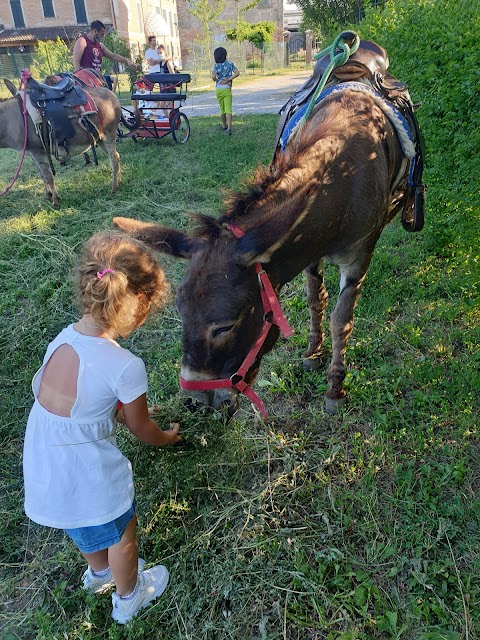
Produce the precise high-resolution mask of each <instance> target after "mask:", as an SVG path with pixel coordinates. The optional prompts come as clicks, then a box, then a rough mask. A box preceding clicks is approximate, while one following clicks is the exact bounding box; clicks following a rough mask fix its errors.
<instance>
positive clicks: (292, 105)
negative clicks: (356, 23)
mask: <svg viewBox="0 0 480 640" xmlns="http://www.w3.org/2000/svg"><path fill="white" fill-rule="evenodd" d="M340 35H341V37H342V39H343V40H344V41H345V42H346V43H347V44H348V45H350V46H351V45H352V44H353V42H354V40H355V37H356V34H355V33H353V32H351V31H346V32H343V33H342V34H340ZM329 63H330V56H328V55H326V56H324V57H323V58H320V59H319V60H318V61H317V63H316V64H315V68H314V70H313V74H312V75H311V77H310V78H308V80H307V81H306V82H305V83H304V84H303V85H302V86H301V87H300V88H299V89H297V91H296V92H295V93H294V94H293V95H292V96H291V97H290V99H289V100H288V102H286V103H285V104H284V105H283V107H282V108H281V109H280V120H279V123H278V125H277V138H276V144H275V149H276V151H275V154H276V153H277V152H278V150H279V148H280V147H279V144H280V140H281V138H282V134H283V133H284V130H285V127H286V126H287V124H288V122H289V120H290V119H291V118H292V116H294V115H295V113H296V112H297V111H298V110H299V109H301V108H302V107H306V105H308V103H309V102H310V100H311V99H312V98H313V96H314V94H315V91H316V89H317V87H318V86H319V84H320V83H321V81H322V79H323V76H324V73H325V72H326V70H327V67H328V65H329ZM388 66H389V59H388V55H387V52H386V51H385V49H384V48H383V47H381V46H380V45H378V44H376V43H375V42H372V41H370V40H361V41H360V44H359V47H358V49H357V50H356V51H355V53H353V54H352V55H351V56H350V57H349V59H348V60H347V62H345V64H343V65H342V66H340V67H337V68H336V69H333V70H332V71H331V72H330V75H329V77H328V78H327V79H326V84H325V88H330V87H333V86H335V85H337V84H340V83H342V84H343V83H347V84H348V82H356V83H358V82H360V83H362V82H363V83H365V84H367V85H368V86H369V87H370V88H372V89H373V90H374V91H375V92H377V93H378V94H380V96H381V97H382V98H383V99H384V100H385V101H386V102H388V103H391V104H392V105H393V106H394V107H395V108H396V109H398V111H399V112H400V113H401V115H402V116H403V117H404V118H405V121H406V123H407V126H408V128H409V129H410V133H411V136H412V139H413V142H414V144H415V158H414V160H413V161H412V166H411V167H410V168H409V169H408V174H409V175H408V185H407V187H406V189H405V192H404V195H403V197H402V198H401V201H400V202H399V205H398V209H397V210H400V209H402V224H403V226H404V227H405V229H407V230H408V231H420V230H421V229H422V227H423V202H424V192H425V187H424V186H423V184H422V171H423V158H424V153H425V152H424V142H423V136H422V134H421V131H420V128H419V126H418V122H417V119H416V117H415V114H414V105H413V104H412V100H411V98H410V95H409V93H408V88H407V85H406V84H405V83H404V82H401V81H399V80H397V79H396V78H395V77H394V76H392V75H391V74H390V73H388V71H387V69H388Z"/></svg>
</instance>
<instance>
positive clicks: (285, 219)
mask: <svg viewBox="0 0 480 640" xmlns="http://www.w3.org/2000/svg"><path fill="white" fill-rule="evenodd" d="M402 158H403V153H402V149H401V147H400V144H399V141H398V138H397V135H396V133H395V130H394V129H393V127H392V125H391V124H390V122H389V120H388V119H387V117H386V116H385V114H384V112H383V111H382V109H381V108H380V107H379V106H378V105H377V103H376V102H375V101H374V100H373V99H372V97H371V96H370V95H369V94H368V93H363V92H358V91H357V92H356V91H353V90H350V89H346V90H344V91H340V92H338V93H334V94H332V95H330V96H329V97H327V98H326V99H325V100H324V101H323V102H321V103H320V104H319V105H317V106H316V107H315V109H314V110H313V111H312V114H311V117H310V118H309V119H308V120H306V121H305V124H304V126H302V127H301V128H300V129H299V130H298V132H297V133H296V134H294V135H293V137H292V138H291V139H290V141H289V142H288V144H287V145H286V147H285V150H284V152H283V153H277V154H276V157H275V160H274V162H273V163H272V165H271V167H270V168H269V169H264V170H259V171H257V173H256V175H255V177H254V179H253V181H252V183H251V185H250V188H249V191H248V192H247V193H244V194H237V195H233V196H232V197H231V198H230V200H229V201H228V202H227V208H226V211H225V213H224V214H223V215H221V216H220V217H219V218H218V219H212V218H209V217H207V216H199V217H198V219H199V223H200V224H199V226H198V228H197V230H196V232H195V233H194V234H192V235H187V234H185V233H183V232H182V231H179V230H175V229H170V228H166V227H161V226H159V225H156V224H151V223H143V222H138V221H135V220H131V219H128V218H115V219H114V223H115V224H116V226H117V227H119V228H121V229H124V230H126V231H127V232H129V233H131V234H132V235H134V236H135V237H137V238H141V239H142V240H143V241H145V242H146V243H147V244H148V245H150V246H152V247H154V248H155V249H156V250H157V251H161V252H164V253H169V254H171V255H173V256H176V257H179V258H187V259H189V260H190V264H189V267H188V269H187V273H186V276H185V279H184V281H183V283H182V284H181V286H180V287H179V289H178V292H177V299H176V302H177V307H178V310H179V312H180V315H181V318H182V324H183V360H182V368H181V376H182V378H183V379H184V382H185V381H186V382H187V385H185V384H184V386H186V387H187V388H188V382H194V383H197V382H198V381H201V382H200V384H203V382H204V381H211V380H227V381H228V379H229V378H231V377H232V376H233V378H232V385H230V386H225V388H215V389H207V390H199V391H196V392H194V393H193V394H192V395H193V396H194V397H195V398H196V399H198V400H200V401H201V402H202V403H204V404H207V405H210V406H212V407H215V408H217V407H220V405H222V404H224V403H226V404H228V407H229V410H230V412H233V411H234V410H235V409H236V408H237V406H238V392H239V388H238V386H237V387H236V386H234V385H233V383H235V382H236V379H235V378H236V374H237V373H238V371H239V368H241V366H242V363H244V361H245V358H246V356H247V354H248V353H249V351H250V349H251V347H252V345H253V344H254V343H255V341H257V339H258V338H259V336H260V334H261V332H262V330H263V326H264V324H263V323H264V307H263V305H262V301H261V291H260V287H259V281H258V277H257V269H256V267H255V265H258V263H260V264H261V265H262V266H263V268H264V270H265V271H266V272H267V274H268V276H269V278H270V281H271V283H272V285H273V288H274V290H275V291H276V292H277V294H278V292H279V291H280V289H281V288H282V286H283V285H284V284H285V283H286V282H289V281H290V280H292V279H293V278H294V277H295V276H296V275H297V274H298V273H299V272H300V271H302V270H305V273H306V277H307V300H308V305H309V308H310V317H311V321H310V333H309V340H308V349H307V351H306V353H305V354H304V364H305V366H306V367H308V368H310V369H316V368H317V367H318V366H319V364H320V362H321V356H322V342H323V337H322V327H321V325H322V320H323V316H324V311H325V307H326V303H327V297H328V294H327V290H326V288H325V284H324V279H323V264H324V261H328V262H331V263H334V264H336V265H338V266H339V268H340V294H339V297H338V302H337V304H336V306H335V309H334V311H333V313H332V314H331V321H330V329H331V335H332V351H333V353H332V361H331V364H330V368H329V371H328V382H329V388H328V391H327V394H326V409H327V411H328V412H329V413H335V412H336V411H337V409H338V407H339V406H341V405H342V404H343V403H344V401H345V391H344V388H343V383H344V378H345V350H346V343H347V340H348V337H349V336H350V334H351V332H352V328H353V313H354V308H355V305H356V302H357V299H358V296H359V293H360V288H361V286H362V283H363V280H364V278H365V275H366V273H367V269H368V267H369V264H370V260H371V258H372V255H373V251H374V248H375V244H376V242H377V240H378V238H379V236H380V234H381V232H382V229H383V228H384V227H385V225H386V224H387V223H388V222H389V221H390V220H391V219H392V217H393V215H394V213H393V212H392V189H393V186H394V183H395V182H396V177H397V175H398V174H399V171H400V170H401V165H402ZM278 334H279V331H278V327H277V326H275V325H274V324H273V325H271V326H270V329H269V331H268V334H267V336H266V340H265V342H264V343H263V345H262V347H261V348H260V350H259V352H258V354H257V355H256V357H255V358H254V360H253V362H252V363H251V365H250V366H249V368H248V370H247V371H246V373H245V376H244V382H246V383H247V384H251V383H252V382H253V380H254V379H255V377H256V375H257V372H258V369H259V365H260V361H261V358H262V356H263V355H264V354H265V353H266V352H268V351H269V350H270V349H271V348H272V347H273V345H274V344H275V341H276V340H277V337H278ZM192 386H193V385H192ZM240 391H242V389H241V388H240Z"/></svg>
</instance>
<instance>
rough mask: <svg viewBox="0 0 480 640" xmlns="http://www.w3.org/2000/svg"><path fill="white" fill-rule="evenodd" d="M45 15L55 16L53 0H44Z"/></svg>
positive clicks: (46, 16) (45, 16) (48, 16)
mask: <svg viewBox="0 0 480 640" xmlns="http://www.w3.org/2000/svg"><path fill="white" fill-rule="evenodd" d="M42 7H43V17H44V18H54V17H55V11H54V10H53V0H42Z"/></svg>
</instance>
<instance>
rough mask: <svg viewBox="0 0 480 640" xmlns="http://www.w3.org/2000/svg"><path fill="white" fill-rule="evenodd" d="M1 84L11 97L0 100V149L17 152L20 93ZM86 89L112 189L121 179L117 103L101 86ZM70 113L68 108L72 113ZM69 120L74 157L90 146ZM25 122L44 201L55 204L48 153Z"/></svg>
mask: <svg viewBox="0 0 480 640" xmlns="http://www.w3.org/2000/svg"><path fill="white" fill-rule="evenodd" d="M5 84H6V85H7V87H8V89H9V90H10V92H11V93H13V94H14V96H15V97H13V98H9V99H7V100H1V101H0V148H8V149H15V151H19V152H20V153H21V152H22V149H23V142H24V132H25V128H24V124H23V122H24V120H23V101H22V95H20V94H17V89H16V87H15V86H14V85H13V84H12V83H11V82H10V81H8V80H5ZM88 92H89V93H90V95H91V96H92V98H93V100H94V101H95V104H96V106H97V108H98V114H95V115H92V116H90V117H91V119H92V121H93V123H94V124H95V126H96V127H97V129H98V130H99V132H100V139H99V140H98V145H99V147H100V148H101V149H103V151H105V153H106V154H107V155H108V157H109V159H110V165H111V167H112V174H113V180H112V192H115V191H116V190H117V189H118V187H119V185H120V180H121V176H120V163H119V155H118V152H117V150H116V137H117V130H118V124H119V122H120V118H121V107H120V103H119V101H118V99H117V97H116V96H115V94H114V93H112V92H111V91H109V90H108V89H104V88H103V87H99V88H97V87H95V88H89V89H88ZM15 94H17V95H15ZM74 113H75V112H74V111H73V110H72V115H73V114H74ZM71 122H72V125H73V127H74V130H75V136H74V137H73V138H71V139H70V140H69V152H70V155H72V156H76V155H80V154H82V153H84V152H85V151H87V150H88V149H89V148H90V146H91V139H90V136H89V134H88V133H87V132H86V131H85V130H84V129H83V128H82V127H81V126H80V124H79V123H78V117H73V119H72V121H71ZM27 123H28V124H27V126H28V132H27V153H28V154H29V155H30V156H31V158H32V160H33V162H34V163H35V166H36V167H37V169H38V172H39V173H40V176H41V177H42V179H43V182H44V183H45V192H46V197H47V200H49V201H50V202H51V203H52V205H53V206H54V207H58V205H59V203H60V198H59V196H58V193H57V190H56V187H55V181H54V177H53V173H52V167H51V165H50V161H49V158H48V155H47V153H46V151H45V149H44V147H43V145H42V142H41V140H40V137H39V136H38V134H37V133H36V131H35V125H34V124H33V122H32V120H31V118H30V117H28V118H27Z"/></svg>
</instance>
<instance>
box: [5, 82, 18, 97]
mask: <svg viewBox="0 0 480 640" xmlns="http://www.w3.org/2000/svg"><path fill="white" fill-rule="evenodd" d="M3 81H4V82H5V84H6V85H7V89H8V90H9V91H10V93H11V94H12V96H15V95H17V91H18V89H17V87H16V86H15V85H14V84H13V82H10V80H8V79H7V78H4V79H3Z"/></svg>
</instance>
